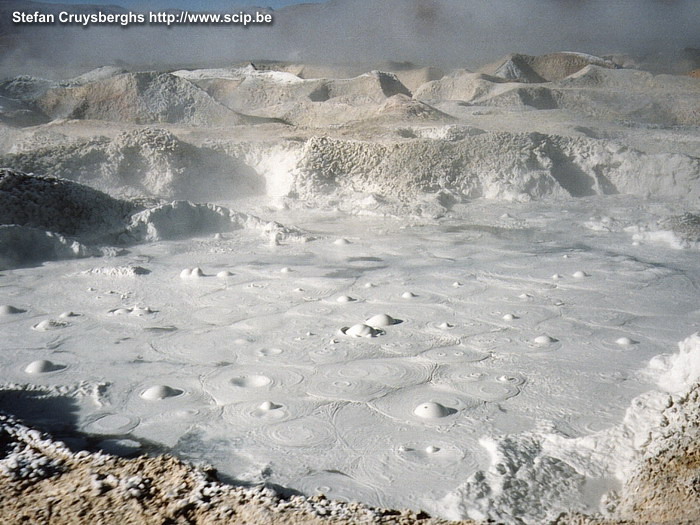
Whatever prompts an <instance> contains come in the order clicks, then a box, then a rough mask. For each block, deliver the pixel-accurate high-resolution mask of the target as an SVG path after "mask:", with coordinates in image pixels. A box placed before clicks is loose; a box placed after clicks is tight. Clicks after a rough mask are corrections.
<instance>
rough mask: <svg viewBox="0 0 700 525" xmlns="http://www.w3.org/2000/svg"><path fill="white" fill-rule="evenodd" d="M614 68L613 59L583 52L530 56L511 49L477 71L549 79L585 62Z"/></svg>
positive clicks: (519, 78) (518, 79)
mask: <svg viewBox="0 0 700 525" xmlns="http://www.w3.org/2000/svg"><path fill="white" fill-rule="evenodd" d="M590 65H595V66H599V67H604V68H609V69H614V68H616V67H617V66H616V65H615V63H614V62H612V61H610V60H607V59H604V58H600V57H596V56H593V55H588V54H585V53H549V54H546V55H539V56H531V55H522V54H519V53H513V54H510V55H508V56H507V57H505V58H503V59H502V60H500V61H499V62H496V63H495V64H492V65H490V66H485V67H484V68H482V69H481V70H480V71H481V72H482V73H486V74H489V75H493V76H495V77H499V78H504V79H506V80H511V81H515V82H552V81H556V80H561V79H563V78H566V77H568V76H569V75H572V74H574V73H576V72H577V71H580V70H581V69H583V68H584V67H586V66H590Z"/></svg>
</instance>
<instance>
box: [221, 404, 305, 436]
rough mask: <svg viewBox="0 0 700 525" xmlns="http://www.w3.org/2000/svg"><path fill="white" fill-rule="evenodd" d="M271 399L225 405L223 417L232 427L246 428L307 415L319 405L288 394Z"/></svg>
mask: <svg viewBox="0 0 700 525" xmlns="http://www.w3.org/2000/svg"><path fill="white" fill-rule="evenodd" d="M271 399H272V400H266V401H263V402H260V401H246V402H244V403H234V404H231V405H227V406H226V407H224V410H223V418H224V420H225V421H227V422H229V423H230V424H231V425H233V427H234V428H236V429H238V430H247V429H252V428H256V427H262V426H265V425H273V424H275V423H281V422H283V421H290V420H292V419H297V418H299V417H303V416H307V415H309V414H310V413H311V412H313V410H314V409H315V408H316V407H318V405H319V403H318V402H314V401H310V400H307V399H298V398H289V396H284V397H281V396H280V398H277V397H275V398H271Z"/></svg>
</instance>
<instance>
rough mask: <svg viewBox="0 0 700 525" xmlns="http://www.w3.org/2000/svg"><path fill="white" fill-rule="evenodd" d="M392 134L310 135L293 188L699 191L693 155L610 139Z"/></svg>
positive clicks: (513, 196)
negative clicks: (648, 150)
mask: <svg viewBox="0 0 700 525" xmlns="http://www.w3.org/2000/svg"><path fill="white" fill-rule="evenodd" d="M406 138H408V139H409V140H400V141H397V142H385V143H379V142H377V141H360V140H343V139H334V138H327V137H315V138H312V139H310V140H309V141H308V142H307V143H306V144H305V146H304V150H303V152H302V154H301V156H300V160H299V163H298V166H297V169H296V170H295V182H294V190H293V191H294V193H295V194H296V195H298V196H299V197H301V198H302V199H308V200H315V199H318V198H320V197H323V196H324V195H333V194H337V193H338V192H340V193H341V194H346V195H350V194H353V193H354V192H366V193H375V194H378V195H380V196H385V197H386V198H390V199H399V200H403V201H405V202H410V201H412V200H414V199H416V198H418V197H420V196H421V195H424V194H426V193H436V192H441V191H443V192H448V193H450V194H451V195H453V196H454V198H456V199H457V200H462V199H469V198H475V197H486V198H491V199H502V200H519V201H523V200H525V201H526V200H530V199H541V198H562V197H583V196H587V195H596V194H612V193H623V194H633V195H640V196H646V195H649V194H652V195H655V196H658V197H670V198H687V199H688V200H689V202H692V201H693V200H694V199H696V198H697V196H698V195H700V188H698V187H697V183H696V181H697V178H698V176H699V175H700V159H697V158H693V157H688V156H685V155H677V154H658V155H651V154H644V153H642V152H639V151H636V150H632V149H627V148H625V147H621V146H619V145H617V144H615V143H611V142H606V141H599V140H593V139H586V138H569V137H562V136H553V135H544V134H540V133H504V132H489V133H478V134H471V133H469V134H466V135H463V136H461V137H456V138H458V140H450V139H447V138H436V139H426V138H414V139H411V138H410V136H407V137H406Z"/></svg>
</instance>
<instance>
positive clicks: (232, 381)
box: [204, 365, 304, 405]
mask: <svg viewBox="0 0 700 525" xmlns="http://www.w3.org/2000/svg"><path fill="white" fill-rule="evenodd" d="M303 378H304V373H303V372H302V371H301V370H299V371H296V370H293V369H292V368H289V367H285V368H282V367H276V366H272V365H247V366H225V367H221V368H219V369H217V370H215V371H214V372H212V373H211V374H209V375H208V376H206V377H205V378H204V390H205V391H207V392H208V393H209V394H210V395H211V396H212V397H213V398H214V399H215V400H216V402H217V403H218V404H219V405H226V404H229V403H238V402H240V401H252V400H260V401H261V402H262V401H266V400H267V398H269V397H270V395H271V394H274V393H275V392H285V393H288V394H289V393H291V392H290V389H292V387H295V386H296V385H299V383H301V381H302V380H303Z"/></svg>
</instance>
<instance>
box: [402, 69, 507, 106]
mask: <svg viewBox="0 0 700 525" xmlns="http://www.w3.org/2000/svg"><path fill="white" fill-rule="evenodd" d="M504 82H507V80H505V79H502V78H500V77H494V76H491V75H485V74H483V73H472V72H471V71H467V70H466V69H460V70H456V71H453V72H452V73H450V74H449V75H445V76H444V77H442V78H441V79H439V80H433V81H431V82H427V83H425V84H423V85H422V86H420V87H419V88H418V89H417V90H416V92H415V93H414V94H413V98H415V99H416V100H426V101H437V100H462V101H465V102H469V101H472V100H475V99H478V98H480V97H483V96H486V95H489V94H491V92H492V91H493V90H494V89H497V86H498V85H499V84H502V83H504Z"/></svg>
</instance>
